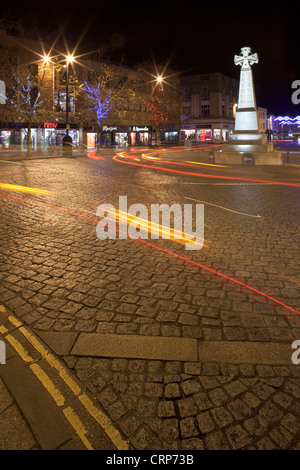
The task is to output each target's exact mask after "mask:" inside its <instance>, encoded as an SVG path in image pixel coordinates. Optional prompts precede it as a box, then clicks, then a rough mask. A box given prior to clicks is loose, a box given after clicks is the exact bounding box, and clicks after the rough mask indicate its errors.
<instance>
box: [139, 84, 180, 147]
mask: <svg viewBox="0 0 300 470" xmlns="http://www.w3.org/2000/svg"><path fill="white" fill-rule="evenodd" d="M143 102H144V104H145V107H146V110H145V111H144V112H141V115H142V116H143V117H145V118H147V119H148V120H149V121H151V122H152V124H153V126H154V128H155V130H156V137H157V144H158V145H160V134H161V133H162V132H163V131H164V130H165V129H166V127H167V126H168V125H170V124H178V123H180V102H179V99H178V96H177V95H176V93H174V92H172V91H165V90H164V89H162V88H160V87H156V88H155V90H154V91H153V93H152V96H151V97H149V98H144V99H143Z"/></svg>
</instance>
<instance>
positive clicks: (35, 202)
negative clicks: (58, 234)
mask: <svg viewBox="0 0 300 470" xmlns="http://www.w3.org/2000/svg"><path fill="white" fill-rule="evenodd" d="M0 197H5V198H8V199H16V200H19V201H23V202H26V203H29V204H30V203H31V204H37V205H42V206H46V207H51V208H53V209H56V210H59V211H61V212H66V213H68V214H72V215H74V216H76V217H81V218H83V219H86V220H89V221H91V222H95V223H98V222H99V220H97V219H94V218H92V217H88V216H86V215H84V214H80V213H78V212H75V211H72V210H70V209H65V208H64V207H59V206H55V205H53V204H49V203H46V202H41V201H35V200H33V199H27V198H24V197H20V196H10V195H7V194H0ZM122 233H124V232H122ZM133 240H134V241H137V242H140V243H143V244H144V245H147V246H149V247H151V248H154V249H156V250H159V251H161V252H163V253H166V254H169V255H171V256H174V257H176V258H177V259H181V260H183V261H185V262H187V263H190V264H192V265H194V266H197V267H199V268H202V269H205V270H206V271H208V272H210V273H213V274H216V275H217V276H221V277H222V278H223V279H227V280H229V281H231V282H234V283H235V284H238V285H240V286H242V287H244V288H246V289H249V290H251V291H252V292H255V293H256V294H259V295H261V296H263V297H265V298H266V299H269V300H271V301H273V302H276V303H277V304H278V305H280V306H282V307H285V308H286V309H288V310H290V311H291V312H294V313H296V314H298V315H300V311H298V310H296V309H294V308H292V307H289V306H288V305H286V304H285V303H283V302H281V301H280V300H277V299H275V298H274V297H271V296H270V295H268V294H265V293H264V292H262V291H260V290H258V289H255V288H254V287H251V286H249V285H248V284H245V283H243V282H241V281H238V280H237V279H234V278H233V277H230V276H227V275H226V274H223V273H220V272H219V271H216V270H215V269H212V268H208V267H207V266H204V265H203V264H200V263H198V262H196V261H193V260H191V259H189V258H186V257H184V256H181V255H179V254H177V253H174V252H173V251H169V250H166V249H165V248H161V247H158V246H156V245H153V244H152V243H149V242H147V241H145V240H142V239H140V238H134V239H133Z"/></svg>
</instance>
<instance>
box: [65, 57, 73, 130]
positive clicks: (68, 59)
mask: <svg viewBox="0 0 300 470" xmlns="http://www.w3.org/2000/svg"><path fill="white" fill-rule="evenodd" d="M73 61H74V57H73V55H67V56H66V63H67V65H66V68H67V76H66V133H67V135H69V64H71V63H72V62H73Z"/></svg>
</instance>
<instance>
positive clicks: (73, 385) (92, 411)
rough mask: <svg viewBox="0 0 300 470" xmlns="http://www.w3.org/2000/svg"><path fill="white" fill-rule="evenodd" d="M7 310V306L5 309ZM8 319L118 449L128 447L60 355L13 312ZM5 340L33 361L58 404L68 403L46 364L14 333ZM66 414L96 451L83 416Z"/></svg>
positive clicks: (69, 410) (32, 366)
mask: <svg viewBox="0 0 300 470" xmlns="http://www.w3.org/2000/svg"><path fill="white" fill-rule="evenodd" d="M1 311H2V312H3V307H2V308H1ZM8 320H9V321H10V323H11V324H12V325H14V326H15V327H16V328H17V330H18V331H19V332H20V333H21V334H22V335H23V336H24V337H25V338H26V339H27V340H28V341H29V342H30V343H31V345H32V346H33V347H34V348H35V350H36V351H37V352H38V353H39V354H40V355H41V358H43V359H45V360H46V361H47V362H48V364H49V365H50V366H51V367H53V368H54V369H56V371H57V372H58V374H59V376H60V377H61V379H62V380H63V381H64V382H65V384H66V385H67V386H68V387H69V388H70V390H71V391H72V392H73V394H74V395H75V396H76V397H77V398H78V400H79V401H80V403H81V404H82V405H83V406H84V408H85V409H86V410H87V412H88V413H89V415H90V416H91V417H92V418H93V419H94V420H95V421H96V422H97V423H98V424H99V425H100V426H101V427H102V428H103V430H104V431H105V432H106V434H107V435H108V436H109V437H110V439H111V441H112V442H113V443H114V444H115V446H116V447H117V449H118V450H128V449H129V447H130V444H129V442H128V441H125V440H124V439H123V438H122V436H121V434H120V433H119V431H118V430H117V429H116V428H115V427H114V425H113V423H112V422H111V420H110V419H109V418H108V416H106V415H105V414H104V413H103V412H102V411H101V410H100V409H99V408H98V407H97V406H96V405H95V404H94V403H93V401H92V400H91V399H90V398H89V397H88V396H87V395H86V393H84V392H82V391H81V387H80V386H79V385H78V383H77V382H76V381H75V380H74V379H73V378H72V377H71V376H70V375H69V373H68V371H67V369H66V368H65V367H64V366H63V364H62V363H61V362H60V361H59V360H58V359H56V357H55V356H54V355H53V354H52V353H51V352H50V351H48V349H46V348H45V347H44V346H43V345H42V344H41V343H40V341H39V340H38V339H37V337H36V336H35V335H33V334H32V333H31V332H30V331H29V330H28V329H27V328H25V327H24V326H23V324H22V323H21V322H20V321H19V320H18V319H17V318H16V317H14V316H13V315H9V316H8ZM7 332H8V330H7V328H6V327H5V326H4V325H0V333H2V334H6V333H7ZM5 339H6V340H7V341H8V342H9V343H10V344H11V346H12V347H13V348H14V350H15V351H16V352H17V353H18V354H19V356H20V357H21V358H22V359H23V360H24V361H25V362H27V363H30V365H29V368H30V370H31V371H32V372H33V373H34V374H35V376H36V377H37V379H38V380H39V381H40V382H41V384H42V385H43V386H44V388H45V389H46V390H47V392H48V393H49V394H50V395H51V397H52V398H53V400H54V401H55V403H56V405H57V406H58V407H63V406H64V405H65V401H66V400H65V397H64V395H63V393H62V392H61V391H60V390H59V389H58V388H57V387H56V385H55V384H54V383H53V381H52V380H51V379H50V377H49V376H48V375H47V374H46V372H45V371H44V370H43V369H42V367H41V366H40V365H39V364H37V362H36V360H35V359H33V358H32V357H31V355H30V353H29V352H28V351H27V350H26V349H25V348H24V346H23V345H22V344H21V343H20V342H19V341H18V340H17V339H16V338H15V337H14V335H13V334H11V333H9V334H6V336H5ZM62 411H63V414H64V415H65V417H66V419H67V420H68V421H69V423H70V424H71V426H72V427H73V429H74V430H75V432H76V433H77V435H78V436H79V438H80V439H81V441H82V442H83V444H84V445H85V447H86V448H87V449H88V450H94V448H93V446H92V444H91V443H90V441H89V440H88V438H87V437H86V435H87V433H88V431H87V429H86V428H85V426H84V424H83V423H82V421H81V419H80V418H79V416H78V414H77V413H76V412H75V411H74V409H73V408H72V407H70V406H66V407H65V408H63V410H62Z"/></svg>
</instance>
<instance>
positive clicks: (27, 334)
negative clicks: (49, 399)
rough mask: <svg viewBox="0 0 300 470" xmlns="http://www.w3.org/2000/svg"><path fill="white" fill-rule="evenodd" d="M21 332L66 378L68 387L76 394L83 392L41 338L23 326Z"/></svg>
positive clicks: (63, 377)
mask: <svg viewBox="0 0 300 470" xmlns="http://www.w3.org/2000/svg"><path fill="white" fill-rule="evenodd" d="M19 331H21V333H23V335H24V336H25V337H26V338H27V339H28V341H29V342H30V343H31V344H32V345H33V347H34V348H35V349H36V350H37V351H38V352H39V353H40V354H42V356H43V357H44V358H45V359H46V361H47V362H48V364H50V365H51V367H54V368H55V369H56V370H57V371H58V373H59V375H60V377H61V378H62V379H63V380H64V382H65V383H66V384H67V385H68V387H69V388H70V389H71V390H72V392H73V393H74V395H78V394H79V393H80V392H81V388H80V387H79V386H78V385H77V383H76V382H75V380H73V379H72V377H70V376H69V374H68V373H67V370H66V369H65V368H64V367H63V365H62V364H61V363H60V362H59V361H58V360H57V359H56V358H55V357H54V356H53V354H51V353H50V352H49V351H48V349H46V348H45V347H44V346H43V345H42V344H41V343H40V342H39V340H38V339H37V338H36V337H35V336H34V335H33V334H32V333H30V332H29V331H28V330H27V329H26V328H25V327H22V328H20V329H19Z"/></svg>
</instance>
